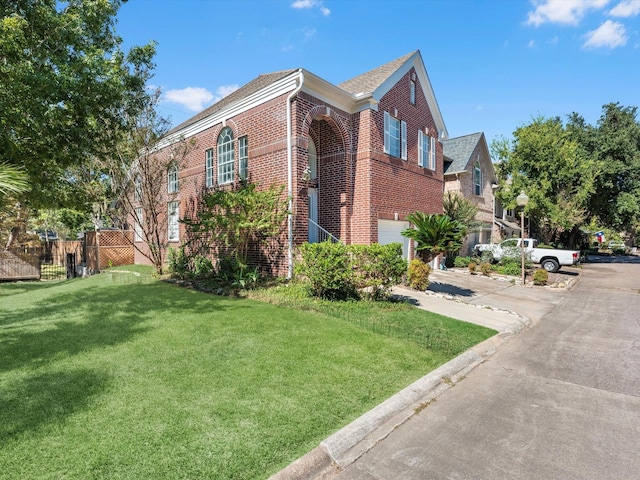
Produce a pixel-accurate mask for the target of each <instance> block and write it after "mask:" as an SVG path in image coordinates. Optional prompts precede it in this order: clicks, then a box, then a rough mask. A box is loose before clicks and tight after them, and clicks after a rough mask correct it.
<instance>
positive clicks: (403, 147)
mask: <svg viewBox="0 0 640 480" xmlns="http://www.w3.org/2000/svg"><path fill="white" fill-rule="evenodd" d="M392 121H393V122H398V123H397V126H398V129H399V130H400V131H399V132H398V136H397V137H396V136H394V135H392V133H391V126H392ZM392 141H393V144H394V147H395V143H396V142H397V149H398V152H397V154H396V152H395V148H394V149H393V150H394V151H392V149H391V145H392ZM384 153H387V154H389V155H391V156H393V157H399V158H402V159H403V160H406V159H407V122H405V121H400V120H398V119H397V118H395V117H393V116H391V115H390V114H389V112H386V111H385V112H384Z"/></svg>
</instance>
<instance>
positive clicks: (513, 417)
mask: <svg viewBox="0 0 640 480" xmlns="http://www.w3.org/2000/svg"><path fill="white" fill-rule="evenodd" d="M453 275H454V274H453V273H452V272H444V273H443V274H442V275H441V274H437V275H435V276H434V280H436V278H437V279H438V282H441V283H440V287H438V284H437V283H436V282H434V283H435V286H434V288H435V289H438V288H440V290H441V292H440V293H441V294H444V295H446V294H451V293H453V294H454V296H458V297H460V298H466V300H467V301H469V302H470V303H475V302H481V303H483V304H486V305H492V306H499V307H505V308H509V309H511V308H514V309H516V308H519V309H520V311H521V312H523V313H529V314H531V316H532V317H534V318H536V317H537V318H536V320H537V324H536V325H535V326H534V327H533V328H530V329H526V330H524V331H522V332H521V334H520V335H518V336H517V337H515V338H513V339H512V340H511V341H509V342H508V343H505V344H503V345H502V347H501V348H500V349H499V350H498V351H497V352H496V353H495V354H494V355H493V356H492V357H491V358H490V359H489V360H488V361H486V362H484V363H482V364H480V365H479V366H477V367H476V368H475V369H474V370H472V371H470V372H469V373H468V374H467V375H466V376H465V377H464V379H463V380H461V381H459V382H457V383H456V384H455V386H454V387H453V388H449V389H447V390H446V391H444V392H443V393H442V394H441V395H440V396H438V397H437V399H436V400H437V401H431V402H429V403H428V404H425V405H424V408H422V409H420V410H416V413H415V414H414V415H412V416H411V417H410V418H408V419H407V420H406V421H405V422H404V423H403V424H402V425H400V426H398V427H396V428H394V429H393V430H392V431H390V432H389V434H388V435H387V436H386V437H385V438H384V439H382V440H381V441H378V442H377V443H376V444H375V445H373V446H371V448H369V449H368V450H367V451H366V453H363V454H362V455H361V456H359V457H358V458H357V459H355V460H354V461H353V462H351V463H350V464H349V465H347V466H345V468H344V469H343V470H342V471H339V472H337V476H335V477H334V478H338V479H340V480H374V479H375V480H381V479H389V480H392V479H393V480H399V479H404V480H413V479H415V480H417V479H542V478H544V479H576V480H577V479H603V478H607V479H632V478H640V473H639V472H640V449H639V448H638V444H639V441H640V314H639V313H638V312H640V295H639V293H640V265H639V264H638V263H637V262H636V261H635V260H633V261H631V262H628V263H595V264H587V265H585V267H584V270H583V272H582V279H581V281H580V282H578V283H577V284H576V285H575V286H574V288H572V289H571V290H568V291H563V292H554V291H551V290H546V289H533V288H531V289H529V288H528V287H522V286H512V285H505V286H503V287H502V286H498V285H495V284H490V283H488V282H491V280H487V279H479V278H474V277H469V278H461V279H459V280H458V281H456V282H454V281H453V280H452V279H453V278H458V277H454V276H453ZM445 280H447V282H445ZM447 285H449V286H448V287H447ZM449 288H453V289H454V290H455V291H454V292H451V291H449V292H447V291H446V290H447V289H449ZM540 304H544V305H540ZM523 308H524V309H526V311H523V310H522V309H523Z"/></svg>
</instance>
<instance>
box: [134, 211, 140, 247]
mask: <svg viewBox="0 0 640 480" xmlns="http://www.w3.org/2000/svg"><path fill="white" fill-rule="evenodd" d="M135 216H136V218H135V219H134V220H135V225H134V229H135V241H136V242H141V241H142V208H140V207H138V208H136V209H135Z"/></svg>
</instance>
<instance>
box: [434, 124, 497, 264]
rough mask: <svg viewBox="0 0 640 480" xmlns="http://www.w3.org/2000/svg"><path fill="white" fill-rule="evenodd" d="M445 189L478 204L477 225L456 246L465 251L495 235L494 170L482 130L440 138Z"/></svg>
mask: <svg viewBox="0 0 640 480" xmlns="http://www.w3.org/2000/svg"><path fill="white" fill-rule="evenodd" d="M443 147H444V179H445V186H444V190H445V192H455V193H457V194H459V195H461V196H462V197H464V198H466V199H467V200H470V201H471V202H472V203H473V204H474V205H476V207H477V208H478V213H477V215H476V220H477V222H478V224H479V226H478V227H477V228H476V229H474V230H472V231H471V232H469V234H468V235H467V237H466V238H465V241H464V243H463V245H462V248H461V249H460V253H461V254H462V255H469V254H470V253H471V251H472V250H473V247H474V246H475V245H477V244H478V243H491V242H492V241H497V240H498V239H499V235H500V230H499V225H498V224H497V223H496V219H495V215H494V212H495V210H496V201H495V189H496V188H497V179H496V172H495V169H494V168H493V163H492V162H491V155H490V154H489V148H488V146H487V140H486V138H485V136H484V133H482V132H480V133H473V134H471V135H464V136H462V137H455V138H449V139H447V140H444V141H443Z"/></svg>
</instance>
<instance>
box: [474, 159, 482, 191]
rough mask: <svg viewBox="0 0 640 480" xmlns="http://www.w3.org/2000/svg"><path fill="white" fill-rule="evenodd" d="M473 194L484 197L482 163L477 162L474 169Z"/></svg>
mask: <svg viewBox="0 0 640 480" xmlns="http://www.w3.org/2000/svg"><path fill="white" fill-rule="evenodd" d="M473 193H475V194H476V195H482V170H480V162H479V161H477V160H476V163H475V165H474V167H473Z"/></svg>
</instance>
